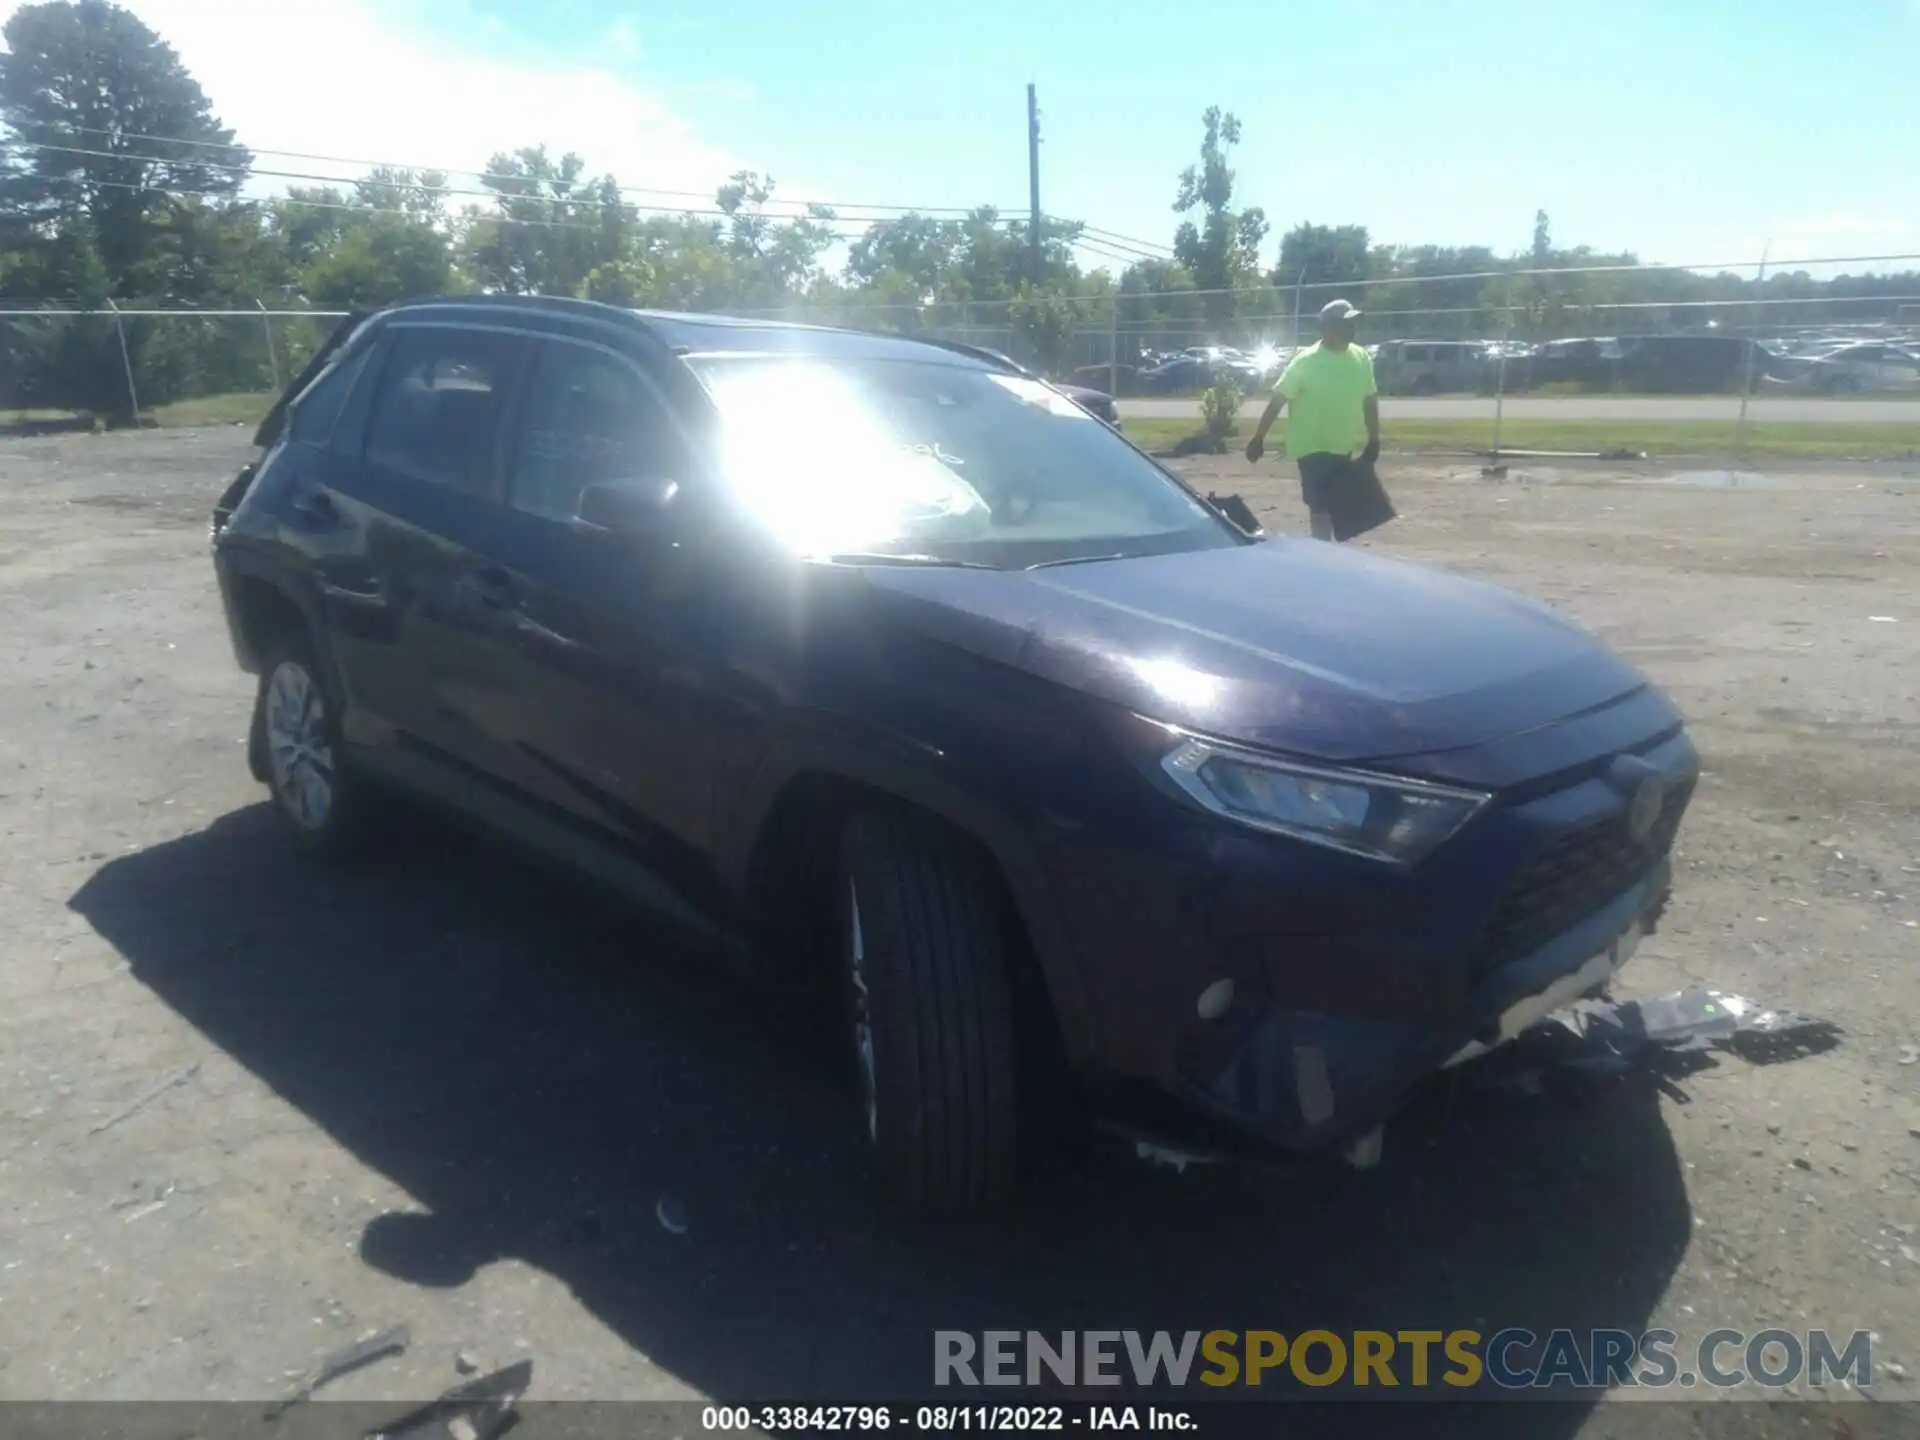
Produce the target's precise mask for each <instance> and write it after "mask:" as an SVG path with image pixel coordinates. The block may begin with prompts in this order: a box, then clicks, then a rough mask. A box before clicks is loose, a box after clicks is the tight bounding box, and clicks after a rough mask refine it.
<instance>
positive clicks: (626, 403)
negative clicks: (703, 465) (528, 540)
mask: <svg viewBox="0 0 1920 1440" xmlns="http://www.w3.org/2000/svg"><path fill="white" fill-rule="evenodd" d="M685 453H686V452H685V449H684V446H683V445H682V443H681V440H680V436H679V432H678V431H676V430H675V429H674V426H673V421H672V419H671V418H670V417H669V416H668V414H667V411H666V407H665V406H664V405H663V404H662V402H661V401H660V399H659V397H658V396H656V395H655V394H654V391H653V388H652V387H651V386H650V385H648V384H647V383H646V381H644V380H643V379H641V378H640V375H639V374H638V373H637V372H636V371H635V370H634V368H633V366H631V365H629V364H628V363H627V362H626V361H624V360H621V359H619V358H617V357H616V356H613V355H609V354H607V353H606V352H604V351H601V350H594V349H589V348H588V347H587V346H585V345H571V344H567V343H565V342H561V341H554V342H550V343H548V344H544V345H542V346H541V347H540V352H539V355H538V358H537V359H536V360H535V361H534V370H533V378H532V380H531V381H530V382H529V383H528V386H527V399H526V404H525V406H524V408H523V411H522V420H521V424H520V435H519V439H518V441H517V442H516V444H515V447H514V457H513V465H512V470H511V472H510V473H511V481H510V489H509V492H508V503H510V504H511V505H512V506H513V507H514V508H515V509H516V510H524V511H526V512H527V513H529V514H531V515H541V516H545V517H546V518H547V519H549V520H571V519H573V518H574V517H575V516H576V515H578V514H579V513H580V492H581V491H583V490H585V489H586V488H587V487H588V486H589V485H617V484H620V483H621V482H623V481H641V480H682V481H684V480H685V479H686V478H687V476H686V473H685V466H684V464H683V458H684V456H685Z"/></svg>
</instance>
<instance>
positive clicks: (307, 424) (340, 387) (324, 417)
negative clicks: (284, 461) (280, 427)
mask: <svg viewBox="0 0 1920 1440" xmlns="http://www.w3.org/2000/svg"><path fill="white" fill-rule="evenodd" d="M367 354H368V351H367V350H366V349H365V348H363V349H362V350H361V351H360V353H359V354H358V355H355V356H354V357H353V358H352V359H350V360H348V361H347V362H346V363H345V364H344V365H336V366H334V367H333V368H332V369H331V370H329V371H327V372H326V373H325V374H324V375H322V376H320V378H319V379H317V380H315V381H314V382H313V384H312V385H311V386H309V387H308V389H307V393H306V394H304V395H302V396H301V397H300V403H299V404H298V405H297V406H295V407H294V412H293V424H292V425H290V426H289V427H288V429H287V435H288V438H289V439H291V440H293V441H295V442H296V443H298V444H302V445H325V444H326V443H327V442H328V441H329V440H330V439H332V438H333V427H334V426H335V425H336V424H338V423H339V421H340V411H341V408H342V407H343V406H345V405H346V403H347V397H348V396H349V395H351V394H352V393H353V386H354V382H355V381H356V380H358V379H359V378H360V372H361V371H362V370H365V369H366V368H367Z"/></svg>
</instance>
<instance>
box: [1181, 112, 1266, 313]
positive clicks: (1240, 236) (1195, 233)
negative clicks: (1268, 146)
mask: <svg viewBox="0 0 1920 1440" xmlns="http://www.w3.org/2000/svg"><path fill="white" fill-rule="evenodd" d="M1201 124H1202V126H1203V127H1204V130H1203V134H1202V137H1201V141H1200V163H1199V164H1198V165H1189V166H1188V167H1187V168H1186V169H1185V170H1183V171H1181V172H1180V187H1179V190H1178V192H1177V193H1176V194H1175V196H1174V201H1173V209H1174V213H1175V214H1178V215H1191V214H1192V213H1193V211H1195V210H1196V209H1197V210H1199V211H1200V219H1199V221H1198V222H1197V223H1196V222H1195V221H1193V220H1191V219H1187V220H1183V221H1181V222H1180V226H1179V228H1178V229H1177V230H1175V231H1174V236H1173V250H1174V254H1175V255H1176V256H1177V257H1179V260H1180V263H1181V264H1182V265H1184V266H1186V268H1187V270H1188V271H1189V272H1190V273H1191V274H1192V275H1193V279H1194V283H1195V284H1196V285H1197V286H1198V287H1199V288H1200V289H1201V290H1203V291H1206V290H1214V291H1230V290H1232V289H1235V288H1237V287H1239V286H1240V285H1242V284H1244V283H1246V282H1247V281H1248V280H1249V279H1251V278H1252V277H1253V276H1254V274H1255V273H1256V270H1257V266H1258V257H1259V248H1260V242H1261V241H1262V240H1263V239H1265V238H1266V233H1267V218H1266V214H1265V212H1264V211H1262V210H1259V209H1257V208H1254V209H1248V210H1244V211H1239V212H1236V211H1235V210H1234V208H1233V182H1234V172H1233V168H1232V167H1231V166H1230V165H1229V164H1228V163H1227V160H1228V157H1229V155H1230V154H1231V152H1232V150H1233V147H1234V146H1235V145H1238V144H1239V143H1240V121H1239V120H1238V119H1237V118H1236V117H1235V116H1233V115H1232V114H1230V113H1228V112H1226V111H1223V110H1221V108H1220V107H1219V106H1218V105H1213V106H1209V107H1208V108H1207V111H1206V113H1205V114H1204V115H1203V116H1202V117H1201ZM1204 299H1205V308H1206V313H1207V317H1208V318H1209V319H1210V320H1212V321H1213V322H1215V323H1216V324H1219V323H1221V322H1224V321H1227V320H1231V319H1232V318H1233V315H1234V310H1235V300H1234V296H1233V295H1231V294H1215V295H1207V296H1205V297H1204Z"/></svg>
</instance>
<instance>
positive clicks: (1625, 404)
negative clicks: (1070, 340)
mask: <svg viewBox="0 0 1920 1440" xmlns="http://www.w3.org/2000/svg"><path fill="white" fill-rule="evenodd" d="M1266 403H1267V402H1266V401H1265V400H1264V399H1255V400H1249V401H1248V402H1247V403H1246V404H1245V405H1243V406H1241V407H1240V413H1241V414H1242V415H1248V416H1257V415H1258V414H1259V413H1260V411H1261V410H1262V409H1263V408H1264V407H1265V405H1266ZM1199 413H1200V402H1199V401H1198V400H1180V399H1174V400H1122V401H1121V402H1120V414H1121V415H1122V417H1124V418H1127V419H1135V420H1181V419H1185V418H1186V417H1187V416H1198V415H1199ZM1504 413H1505V414H1506V416H1507V418H1509V419H1512V420H1732V419H1734V418H1735V417H1736V416H1737V415H1738V414H1739V413H1740V400H1739V397H1737V396H1731V395H1710V396H1696V395H1674V396H1662V395H1564V396H1553V397H1551V398H1548V397H1544V396H1530V397H1522V398H1514V397H1509V398H1508V400H1507V402H1506V407H1505V411H1504ZM1380 414H1381V416H1382V417H1383V418H1393V419H1402V420H1488V421H1491V420H1492V419H1493V399H1492V397H1491V396H1477V395H1445V396H1431V397H1421V396H1413V395H1387V396H1382V397H1381V400H1380ZM1747 418H1748V419H1750V420H1772V421H1780V420H1788V421H1801V422H1805V421H1815V420H1817V421H1819V422H1820V423H1822V424H1826V425H1899V424H1902V423H1906V424H1911V425H1913V426H1915V427H1916V428H1917V429H1920V400H1819V399H1792V400H1787V399H1778V400H1776V399H1767V400H1755V401H1753V402H1752V403H1751V404H1750V405H1748V407H1747Z"/></svg>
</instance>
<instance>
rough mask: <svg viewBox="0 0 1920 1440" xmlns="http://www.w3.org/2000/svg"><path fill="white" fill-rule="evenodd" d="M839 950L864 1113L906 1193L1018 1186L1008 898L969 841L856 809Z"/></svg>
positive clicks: (882, 1160)
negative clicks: (1005, 917) (1004, 914)
mask: <svg viewBox="0 0 1920 1440" xmlns="http://www.w3.org/2000/svg"><path fill="white" fill-rule="evenodd" d="M841 855H842V866H841V876H840V886H839V888H840V892H841V894H840V912H841V925H840V956H841V962H842V971H843V974H844V976H845V979H846V990H847V1001H848V1011H849V1018H850V1025H849V1029H850V1032H851V1033H850V1038H851V1041H852V1050H853V1056H854V1062H855V1067H856V1070H857V1072H858V1075H859V1080H860V1092H861V1101H862V1120H863V1124H864V1126H865V1129H866V1132H867V1139H868V1143H869V1144H870V1146H871V1147H872V1151H873V1156H874V1164H875V1167H876V1169H877V1170H878V1172H879V1177H880V1179H881V1181H882V1183H883V1184H884V1186H885V1187H886V1189H887V1190H888V1191H889V1192H890V1193H891V1194H892V1196H893V1197H894V1198H895V1199H896V1200H898V1201H899V1202H900V1203H901V1204H902V1205H904V1206H905V1207H907V1208H908V1209H911V1210H915V1211H952V1210H963V1209H971V1208H975V1207H979V1206H983V1205H986V1204H988V1203H990V1202H992V1201H994V1200H997V1199H999V1198H1000V1197H1001V1196H1003V1195H1005V1194H1006V1193H1007V1191H1008V1190H1010V1189H1011V1188H1012V1185H1013V1181H1014V1175H1015V1169H1016V1160H1017V1157H1018V1145H1019V1131H1018V1123H1017V1118H1018V1103H1017V1087H1016V1083H1015V1073H1016V1053H1015V1044H1014V1018H1013V999H1012V993H1011V989H1010V986H1009V983H1008V972H1007V937H1006V934H1005V930H1004V927H1003V923H1002V920H1001V910H1000V906H999V904H998V903H997V901H998V897H997V895H996V893H995V891H994V888H993V886H992V885H991V883H990V882H989V881H988V879H987V876H986V875H985V874H984V873H983V871H982V867H981V864H980V862H979V861H978V860H977V859H976V858H975V857H974V856H973V855H972V854H971V853H969V852H968V850H967V849H966V848H965V847H964V845H963V844H961V843H960V842H959V841H957V840H956V839H954V838H952V837H950V836H948V835H945V834H943V833H942V832H940V831H939V830H937V829H936V828H934V827H932V826H930V825H925V824H921V823H917V822H915V821H913V820H911V819H909V818H906V817H902V816H896V815H889V814H885V813H878V812H870V813H863V814H859V815H856V816H854V817H853V818H852V819H851V820H850V821H849V822H848V824H847V826H846V829H845V831H844V834H843V837H842V852H841Z"/></svg>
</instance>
